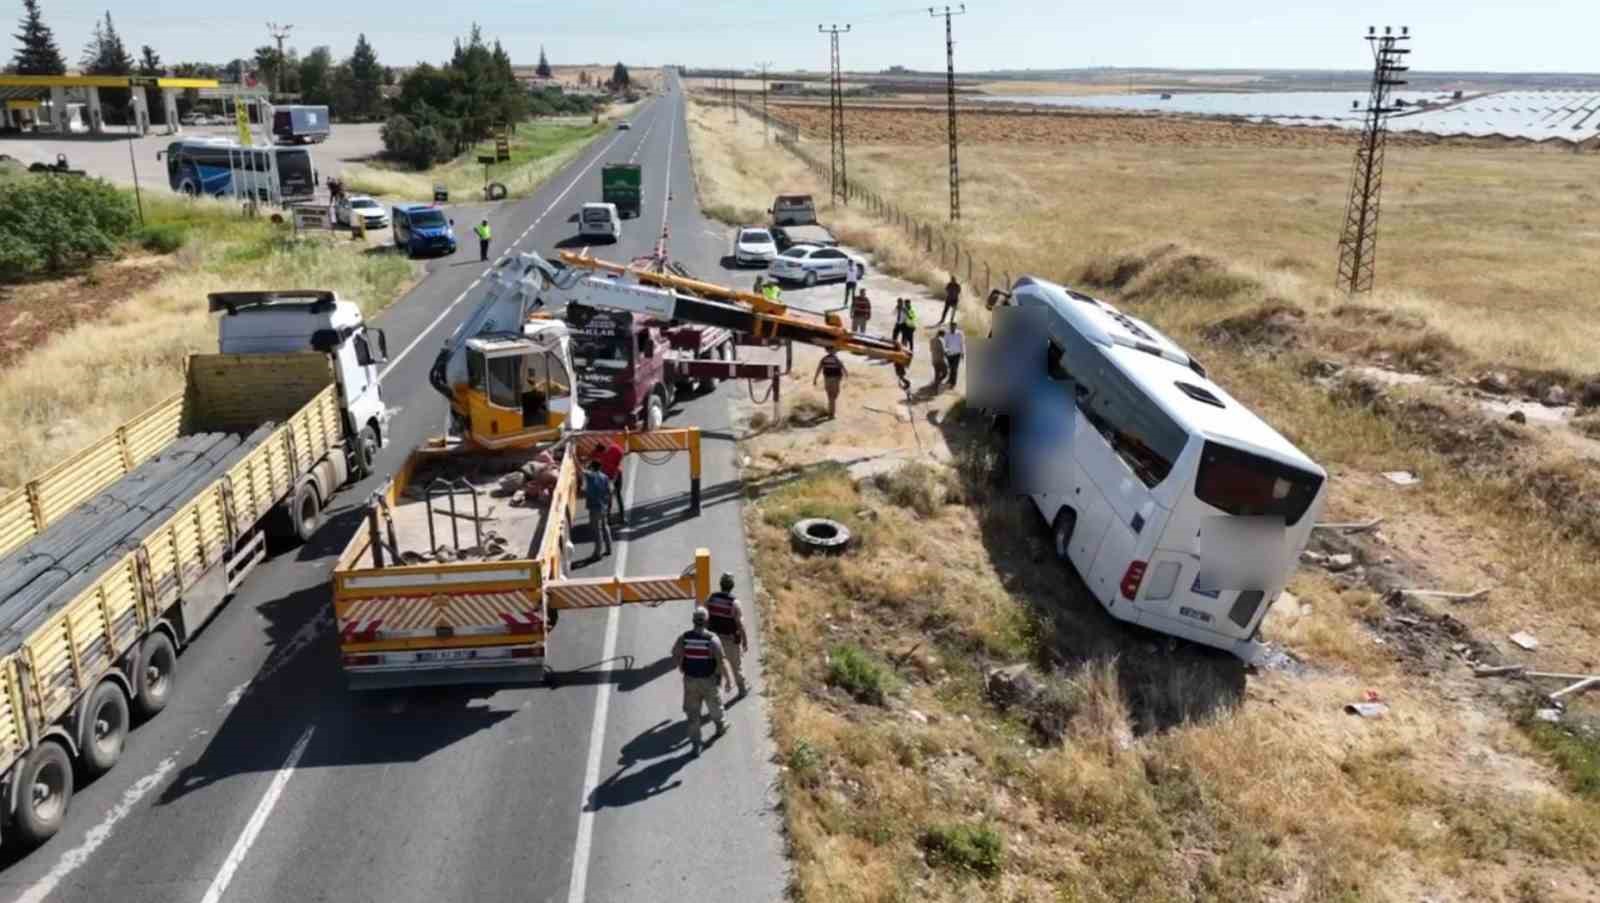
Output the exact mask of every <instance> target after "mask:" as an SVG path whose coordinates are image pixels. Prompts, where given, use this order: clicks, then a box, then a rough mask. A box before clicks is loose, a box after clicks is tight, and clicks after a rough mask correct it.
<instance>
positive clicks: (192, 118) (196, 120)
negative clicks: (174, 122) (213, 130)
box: [178, 113, 206, 125]
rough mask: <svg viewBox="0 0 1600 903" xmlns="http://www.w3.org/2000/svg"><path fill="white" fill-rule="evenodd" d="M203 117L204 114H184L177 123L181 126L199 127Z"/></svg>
mask: <svg viewBox="0 0 1600 903" xmlns="http://www.w3.org/2000/svg"><path fill="white" fill-rule="evenodd" d="M205 115H206V114H204V113H185V114H183V115H182V116H180V117H178V122H179V123H180V124H182V125H199V124H200V120H201V119H204V118H205Z"/></svg>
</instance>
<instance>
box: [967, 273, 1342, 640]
mask: <svg viewBox="0 0 1600 903" xmlns="http://www.w3.org/2000/svg"><path fill="white" fill-rule="evenodd" d="M1011 300H1012V303H1013V304H1014V305H1015V307H1016V308H1017V309H1018V310H1019V312H1020V315H1021V316H1023V317H1025V319H1023V320H1020V321H1017V322H1022V323H1026V324H1027V325H1028V329H1037V332H1032V333H1029V332H1023V331H1020V330H1017V331H1015V332H1016V334H1017V335H1018V338H1017V339H1016V341H1017V342H1018V343H1019V344H1015V345H1005V347H1007V348H1010V349H1012V351H1011V354H1010V358H1011V359H1010V360H1005V361H997V362H996V363H995V364H994V366H995V367H997V368H999V369H998V370H995V371H994V374H995V376H994V378H1010V379H1011V380H1014V381H1016V382H1019V383H1020V382H1024V381H1028V380H1033V381H1034V383H1033V384H1034V385H1035V386H1038V387H1040V388H1039V389H1037V390H1035V391H1034V394H1033V395H1031V396H1029V397H1031V398H1032V399H1034V400H1033V401H1032V402H1031V403H1029V402H1026V401H1017V402H1014V403H1012V404H1013V406H1015V407H1030V408H1039V407H1040V400H1041V399H1042V400H1043V401H1044V402H1047V404H1045V405H1043V406H1042V407H1043V409H1044V410H1045V416H1043V417H1037V416H1036V417H1034V418H1033V419H1032V420H1031V421H1030V423H1033V424H1038V423H1042V422H1044V421H1045V420H1050V421H1051V422H1052V425H1051V427H1050V428H1049V429H1048V430H1041V431H1040V433H1039V435H1050V436H1052V437H1054V438H1053V439H1052V440H1051V441H1050V442H1049V445H1050V446H1051V447H1049V448H1048V449H1046V448H1036V447H1033V446H1032V445H1030V444H1028V440H1027V435H1026V431H1024V433H1025V435H1022V436H1019V435H1018V429H1017V427H1016V424H1017V422H1018V417H1017V412H1016V411H1012V412H1011V418H1010V423H1011V424H1012V426H1011V429H1012V436H1013V440H1012V456H1013V461H1014V462H1015V461H1016V460H1018V457H1019V455H1021V456H1028V457H1031V458H1033V459H1034V460H1033V462H1032V463H1030V464H1028V465H1027V467H1028V468H1029V469H1031V470H1030V471H1029V472H1037V473H1042V474H1045V476H1043V477H1040V478H1034V477H1023V478H1022V479H1023V480H1024V481H1025V482H1028V481H1031V482H1030V484H1029V485H1027V486H1024V487H1019V488H1022V489H1023V491H1026V492H1028V493H1029V495H1030V497H1031V498H1032V499H1033V501H1034V504H1035V505H1036V506H1037V508H1038V509H1039V512H1040V513H1041V514H1042V515H1043V516H1044V518H1045V520H1046V521H1047V522H1048V523H1050V525H1051V527H1052V530H1053V533H1054V538H1055V547H1056V553H1057V554H1058V555H1059V556H1061V557H1062V558H1065V559H1067V560H1069V561H1070V562H1071V563H1072V565H1073V567H1074V568H1076V569H1077V571H1078V573H1079V575H1081V576H1082V578H1083V582H1084V583H1085V584H1087V585H1088V587H1089V590H1090V591H1091V592H1093V593H1094V595H1095V598H1096V599H1098V600H1099V602H1100V603H1101V605H1103V606H1104V607H1105V608H1106V610H1107V611H1109V612H1110V613H1111V614H1112V615H1113V616H1115V617H1117V618H1119V619H1121V620H1124V621H1130V622H1133V623H1137V624H1141V625H1144V626H1146V627H1149V628H1151V629H1153V630H1157V631H1160V632H1162V633H1166V634H1170V635H1173V636H1178V637H1183V638H1185V639H1188V640H1191V641H1194V642H1196V643H1201V644H1204V645H1207V646H1214V647H1217V648H1220V649H1225V650H1228V651H1229V652H1232V653H1233V654H1234V655H1236V656H1238V657H1239V658H1241V659H1244V660H1245V661H1247V662H1251V661H1255V660H1256V657H1257V655H1258V654H1259V652H1260V651H1261V647H1260V645H1259V643H1258V642H1257V641H1256V638H1257V633H1258V631H1259V629H1260V626H1261V621H1262V618H1264V617H1265V615H1266V612H1267V608H1268V607H1269V606H1270V605H1271V604H1272V602H1273V601H1274V600H1275V599H1276V598H1277V597H1278V594H1279V593H1281V592H1282V591H1283V587H1284V584H1285V583H1286V582H1287V581H1288V579H1289V577H1290V575H1291V574H1293V573H1294V569H1295V567H1296V564H1297V562H1298V561H1299V557H1300V552H1301V551H1302V550H1303V549H1304V548H1305V546H1306V543H1307V541H1308V540H1309V539H1310V536H1311V530H1312V527H1313V526H1314V525H1315V523H1316V520H1317V517H1318V515H1319V514H1320V513H1321V510H1322V506H1323V504H1324V500H1325V498H1326V490H1327V473H1326V472H1325V471H1324V470H1323V469H1322V468H1321V467H1319V466H1318V465H1317V464H1316V463H1314V462H1313V461H1312V460H1311V459H1310V458H1308V457H1307V456H1306V455H1305V454H1304V453H1303V452H1301V451H1300V450H1299V449H1298V448H1296V447H1295V446H1294V445H1293V444H1292V443H1290V442H1289V440H1287V439H1285V438H1284V437H1283V436H1282V435H1280V434H1279V433H1278V432H1277V431H1276V430H1274V429H1273V428H1272V427H1271V426H1269V425H1267V423H1266V422H1264V421H1263V420H1261V418H1259V417H1257V416H1256V415H1255V414H1254V413H1252V412H1251V411H1250V410H1248V409H1247V408H1245V407H1244V406H1243V405H1242V404H1240V403H1239V402H1238V401H1237V400H1235V399H1234V398H1233V397H1232V396H1230V395H1229V394H1228V393H1227V392H1225V391H1223V389H1222V387H1220V386H1218V385H1217V384H1216V383H1214V382H1212V381H1211V380H1210V379H1209V378H1207V376H1206V374H1205V369H1204V368H1203V367H1201V366H1200V365H1199V363H1198V362H1196V361H1194V360H1193V359H1192V358H1190V357H1189V355H1188V354H1187V353H1185V352H1184V351H1183V350H1182V349H1181V348H1179V347H1178V346H1177V345H1176V344H1174V343H1173V342H1172V341H1171V340H1170V339H1168V338H1167V337H1166V336H1164V335H1162V334H1161V333H1160V332H1158V331H1157V330H1156V329H1155V328H1154V327H1152V326H1150V325H1149V324H1147V323H1144V322H1142V321H1140V320H1138V319H1136V318H1134V317H1131V316H1128V315H1127V314H1124V313H1123V312H1121V311H1119V310H1117V309H1116V308H1114V307H1112V306H1111V305H1109V304H1106V303H1104V302H1102V301H1099V300H1096V299H1094V298H1091V297H1089V296H1087V295H1084V294H1080V293H1078V292H1075V291H1072V290H1071V289H1067V288H1064V287H1062V286H1060V285H1056V284H1054V283H1051V282H1046V281H1044V280H1042V279H1035V278H1032V277H1025V278H1023V279H1020V280H1018V281H1017V283H1016V285H1015V286H1014V287H1013V289H1012V292H1011ZM1004 310H1005V308H1000V309H998V310H997V314H998V313H1000V312H1002V311H1004ZM1007 328H1008V327H1004V326H1002V329H1007ZM994 341H995V342H1002V340H999V339H997V340H994ZM1002 344H1004V343H1003V342H1002ZM986 347H988V346H986ZM994 347H999V346H998V345H996V346H994ZM1034 348H1037V349H1038V351H1037V356H1035V352H1034V351H1033V349H1034ZM1018 349H1020V351H1019V350H1018ZM1033 362H1036V363H1033ZM1035 366H1036V367H1038V368H1040V371H1042V372H1040V371H1036V372H1035V373H1033V374H1026V373H1019V372H1017V371H1016V369H1015V368H1017V367H1035ZM986 368H987V365H986ZM987 372H988V370H987V369H986V373H987ZM986 378H988V377H986ZM969 380H970V377H969ZM1054 399H1060V400H1061V401H1063V402H1065V403H1067V404H1068V405H1070V409H1069V410H1070V413H1061V412H1059V411H1058V410H1057V409H1056V408H1055V407H1054V405H1053V404H1048V402H1051V401H1053V400H1054ZM1035 428H1036V427H1035V426H1030V427H1028V430H1032V429H1035ZM1063 437H1064V438H1063ZM1019 442H1021V443H1022V445H1021V446H1020V447H1019V445H1018V443H1019ZM1034 444H1037V443H1034Z"/></svg>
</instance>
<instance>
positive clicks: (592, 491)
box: [583, 458, 611, 561]
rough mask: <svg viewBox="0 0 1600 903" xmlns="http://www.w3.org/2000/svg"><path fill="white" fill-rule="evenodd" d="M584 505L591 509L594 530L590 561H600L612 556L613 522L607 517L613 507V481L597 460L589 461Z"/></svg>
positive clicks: (590, 516) (591, 525)
mask: <svg viewBox="0 0 1600 903" xmlns="http://www.w3.org/2000/svg"><path fill="white" fill-rule="evenodd" d="M583 504H584V507H585V508H588V509H589V527H590V529H592V530H594V554H593V555H590V556H589V560H590V561H599V560H600V559H601V558H604V557H605V556H607V555H610V554H611V521H610V520H609V519H608V518H607V517H606V513H607V509H609V508H610V507H611V481H610V480H608V479H606V474H605V471H603V470H601V469H600V461H599V460H598V459H595V458H591V459H590V460H589V468H588V470H586V471H584V474H583ZM602 545H604V546H605V551H604V552H602V551H601V546H602Z"/></svg>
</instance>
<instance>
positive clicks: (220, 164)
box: [156, 138, 321, 203]
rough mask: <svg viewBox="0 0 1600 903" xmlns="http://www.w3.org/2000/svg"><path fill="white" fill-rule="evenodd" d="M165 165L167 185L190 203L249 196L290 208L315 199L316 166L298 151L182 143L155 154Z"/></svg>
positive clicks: (217, 141)
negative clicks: (199, 199) (204, 197)
mask: <svg viewBox="0 0 1600 903" xmlns="http://www.w3.org/2000/svg"><path fill="white" fill-rule="evenodd" d="M163 157H165V159H166V164H167V183H168V184H169V185H171V186H172V190H173V191H177V192H181V193H183V194H186V195H189V196H190V197H198V196H200V195H207V196H210V197H233V196H234V195H236V194H237V195H242V196H244V197H250V196H252V195H253V196H254V197H255V199H256V200H258V201H265V202H278V203H291V202H295V201H304V200H309V199H310V198H311V197H312V196H313V195H315V194H316V191H317V184H318V182H320V181H321V180H320V179H319V178H318V176H317V168H316V164H315V163H313V162H312V160H311V152H310V151H308V150H306V149H305V148H298V147H243V146H241V145H239V144H238V143H236V142H233V141H230V140H228V139H227V138H186V139H184V140H182V141H174V142H172V143H171V144H169V145H167V149H166V150H165V151H161V152H159V153H157V154H156V159H158V160H160V159H162V158H163Z"/></svg>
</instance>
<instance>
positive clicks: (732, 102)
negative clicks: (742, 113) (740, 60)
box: [728, 74, 739, 124]
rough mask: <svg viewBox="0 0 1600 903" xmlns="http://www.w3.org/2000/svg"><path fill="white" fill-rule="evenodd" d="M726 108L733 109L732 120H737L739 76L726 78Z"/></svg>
mask: <svg viewBox="0 0 1600 903" xmlns="http://www.w3.org/2000/svg"><path fill="white" fill-rule="evenodd" d="M728 109H730V110H732V111H733V121H734V123H735V124H738V122H739V76H738V75H737V74H735V75H734V77H733V78H730V79H728Z"/></svg>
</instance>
